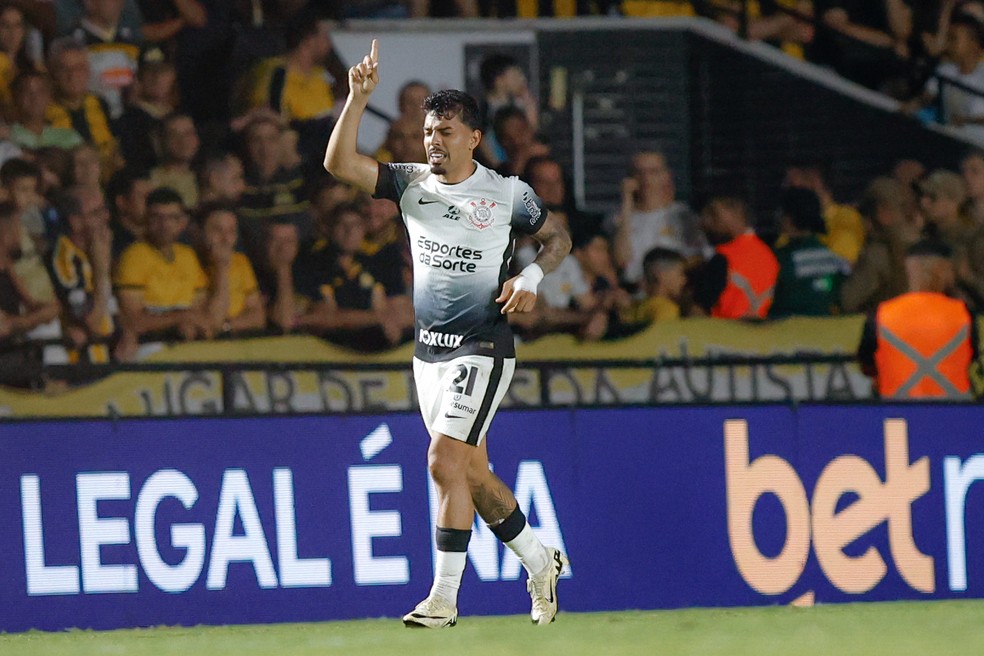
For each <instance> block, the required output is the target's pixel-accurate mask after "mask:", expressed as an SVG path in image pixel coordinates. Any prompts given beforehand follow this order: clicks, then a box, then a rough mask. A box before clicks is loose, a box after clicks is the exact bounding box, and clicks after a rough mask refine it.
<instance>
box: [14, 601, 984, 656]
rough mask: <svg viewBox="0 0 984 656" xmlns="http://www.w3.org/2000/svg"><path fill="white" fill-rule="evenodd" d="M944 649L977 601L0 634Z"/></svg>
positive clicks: (176, 648) (169, 641) (772, 650)
mask: <svg viewBox="0 0 984 656" xmlns="http://www.w3.org/2000/svg"><path fill="white" fill-rule="evenodd" d="M526 653H529V654H558V655H560V656H580V655H582V654H583V655H591V656H595V655H607V654H615V655H622V654H625V655H635V654H639V655H643V654H644V655H646V656H655V655H666V656H688V655H691V654H693V655H714V656H717V655H721V656H770V655H775V656H793V655H795V656H812V655H817V656H821V655H822V656H840V655H844V656H882V655H884V656H909V655H911V656H948V655H950V654H953V655H957V654H960V655H965V654H982V653H984V601H946V602H942V601H937V602H919V603H915V602H896V603H879V604H845V605H830V606H817V607H814V608H791V607H768V608H738V609H688V610H677V611H656V612H648V611H647V612H642V611H627V612H621V613H563V612H562V613H561V615H559V616H558V619H557V622H556V623H555V624H553V625H551V626H549V627H534V626H532V625H531V624H530V623H529V619H528V618H527V617H525V616H512V617H467V616H466V617H462V618H460V619H459V622H458V626H456V627H454V628H451V629H445V630H441V631H429V630H410V629H406V628H404V627H403V625H402V624H401V623H400V622H399V620H393V619H385V620H361V621H353V622H325V623H319V624H275V625H254V626H227V627H195V628H168V627H160V628H152V629H136V630H126V631H108V632H93V631H66V632H61V633H40V632H31V633H22V634H13V635H9V634H8V635H0V654H2V655H3V656H20V655H24V656H45V655H47V654H52V655H54V654H57V655H58V656H83V655H84V656H90V655H96V654H100V655H101V654H114V655H116V654H119V655H126V656H150V655H153V656H169V655H172V654H173V655H174V656H197V655H199V654H201V655H202V656H224V655H226V654H228V655H230V656H250V655H252V654H264V655H266V654H271V655H274V654H275V655H277V656H308V655H311V656H313V655H315V654H317V655H318V656H323V655H325V654H352V655H358V656H372V655H375V654H380V655H382V654H396V655H398V656H437V655H440V654H462V655H463V656H481V655H485V654H488V655H489V656H492V655H495V656H502V655H511V654H526Z"/></svg>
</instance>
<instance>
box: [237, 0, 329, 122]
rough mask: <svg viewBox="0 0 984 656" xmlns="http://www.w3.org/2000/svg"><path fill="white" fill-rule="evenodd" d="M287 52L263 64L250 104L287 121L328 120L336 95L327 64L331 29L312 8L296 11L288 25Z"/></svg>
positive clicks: (257, 76)
mask: <svg viewBox="0 0 984 656" xmlns="http://www.w3.org/2000/svg"><path fill="white" fill-rule="evenodd" d="M285 36H286V43H287V52H286V54H285V55H284V56H283V57H275V58H272V59H269V60H267V61H265V62H263V63H262V64H260V67H259V71H258V73H256V81H255V83H254V84H255V86H254V87H253V89H252V93H251V98H252V101H251V103H250V105H251V106H252V107H269V108H270V109H272V110H273V111H275V112H277V113H278V114H279V115H280V116H281V117H282V118H283V119H284V120H285V121H288V122H289V121H295V120H299V121H309V120H322V119H327V118H329V117H330V115H331V111H332V108H333V107H334V105H335V98H336V96H337V95H339V94H337V93H336V90H335V89H334V80H333V78H332V75H331V74H330V73H329V72H328V71H327V70H326V69H325V68H324V63H325V61H326V59H327V58H328V55H329V53H331V51H332V41H331V31H330V28H329V23H328V21H326V20H319V18H318V16H317V14H316V13H314V11H313V10H311V9H305V10H302V11H299V12H297V13H296V14H295V15H294V16H293V17H291V19H290V20H289V21H288V22H287V25H286V27H285Z"/></svg>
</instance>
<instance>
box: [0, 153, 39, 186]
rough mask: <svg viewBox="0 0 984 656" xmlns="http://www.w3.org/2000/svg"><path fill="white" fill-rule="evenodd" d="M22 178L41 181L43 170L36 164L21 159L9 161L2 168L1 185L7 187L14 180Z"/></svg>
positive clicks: (0, 171)
mask: <svg viewBox="0 0 984 656" xmlns="http://www.w3.org/2000/svg"><path fill="white" fill-rule="evenodd" d="M21 178H34V179H35V180H40V179H41V169H40V168H39V167H38V165H37V164H35V163H34V162H29V161H27V160H26V159H21V158H20V157H14V158H13V159H8V160H7V161H6V162H4V163H3V166H0V184H2V185H4V186H7V185H9V184H11V183H12V182H13V181H14V180H20V179H21Z"/></svg>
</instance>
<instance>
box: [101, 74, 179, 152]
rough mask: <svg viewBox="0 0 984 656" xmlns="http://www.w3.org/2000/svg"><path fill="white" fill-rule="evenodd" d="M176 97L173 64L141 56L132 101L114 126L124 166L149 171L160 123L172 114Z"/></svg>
mask: <svg viewBox="0 0 984 656" xmlns="http://www.w3.org/2000/svg"><path fill="white" fill-rule="evenodd" d="M177 96H178V92H177V75H176V74H175V71H174V66H172V65H171V64H170V63H168V62H165V61H160V60H153V59H151V60H148V59H147V58H146V57H145V58H144V59H142V60H141V62H140V68H139V69H138V70H137V79H136V82H135V83H134V88H133V94H132V95H131V100H130V102H129V103H128V104H127V106H126V109H125V110H124V111H123V115H122V116H121V117H120V119H119V121H117V126H116V131H117V133H118V134H119V136H120V148H121V149H122V152H123V157H124V159H126V164H127V166H129V167H131V168H135V169H140V170H143V171H149V170H150V169H151V168H152V167H153V166H154V165H155V164H156V163H157V153H158V152H160V144H159V143H158V137H159V135H160V133H161V127H162V123H163V121H164V118H165V117H167V116H169V115H171V114H173V113H174V111H175V109H176V103H177Z"/></svg>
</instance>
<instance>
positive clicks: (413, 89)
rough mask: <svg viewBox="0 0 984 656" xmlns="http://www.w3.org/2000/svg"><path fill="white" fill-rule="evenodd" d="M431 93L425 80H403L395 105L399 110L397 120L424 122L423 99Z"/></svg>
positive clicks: (421, 123)
mask: <svg viewBox="0 0 984 656" xmlns="http://www.w3.org/2000/svg"><path fill="white" fill-rule="evenodd" d="M430 94H431V89H430V87H429V86H427V84H426V83H425V82H421V81H420V80H410V81H409V82H404V84H403V86H402V87H400V91H399V93H398V94H397V100H396V105H397V109H398V110H399V112H400V115H399V116H398V117H397V120H400V119H407V120H411V121H416V122H417V123H419V124H420V125H423V124H424V117H425V116H426V112H425V111H424V100H426V99H427V96H429V95H430Z"/></svg>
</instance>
